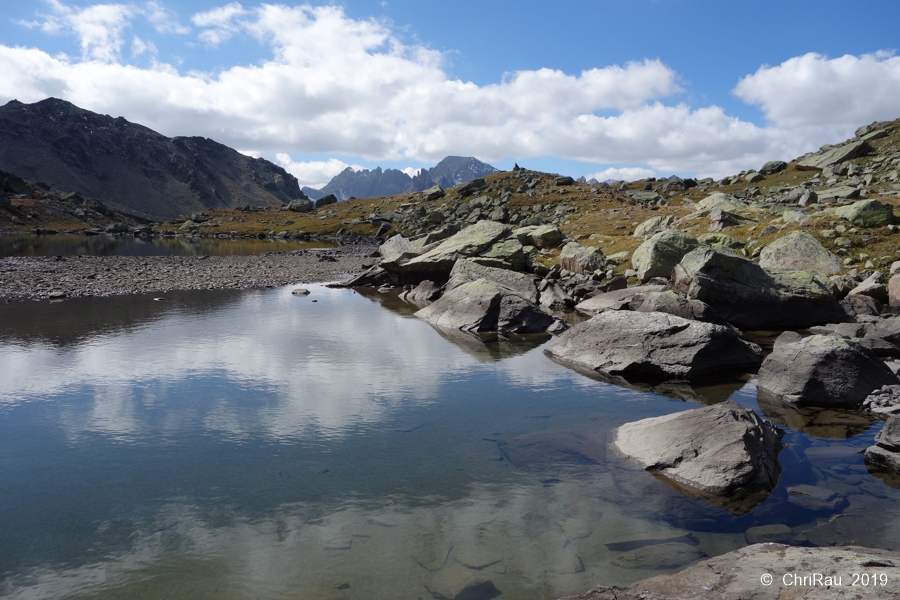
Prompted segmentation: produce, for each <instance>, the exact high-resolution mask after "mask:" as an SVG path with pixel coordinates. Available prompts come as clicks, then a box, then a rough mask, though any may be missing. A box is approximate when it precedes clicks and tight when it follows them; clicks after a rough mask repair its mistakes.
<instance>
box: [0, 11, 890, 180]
mask: <svg viewBox="0 0 900 600" xmlns="http://www.w3.org/2000/svg"><path fill="white" fill-rule="evenodd" d="M53 6H54V7H56V9H55V10H56V11H57V12H58V13H60V14H66V15H70V16H71V15H75V14H77V15H80V16H79V17H78V18H77V19H76V18H75V17H72V18H71V19H69V21H66V22H67V23H69V25H68V26H70V27H75V25H74V24H73V23H75V22H76V21H77V22H79V23H80V22H88V21H90V22H101V23H105V24H106V25H105V27H106V29H104V30H103V31H105V32H106V33H102V32H101V31H100V30H98V31H97V32H96V33H95V35H94V36H93V37H91V36H90V35H88V34H87V33H85V34H84V35H83V37H82V40H87V41H85V42H84V44H85V47H86V48H87V50H86V51H85V56H83V60H81V61H78V60H73V59H69V58H67V57H58V56H57V57H54V56H50V55H49V54H47V53H45V52H42V51H40V50H36V49H27V48H9V47H6V46H0V59H2V61H3V62H0V65H2V66H0V75H2V77H0V100H2V99H4V98H5V99H11V98H18V99H19V100H21V101H24V102H29V101H36V100H41V99H43V98H45V97H47V96H51V95H52V96H59V97H63V98H65V99H67V100H70V101H72V102H74V103H75V104H77V105H79V106H82V107H84V108H87V109H90V110H94V111H97V112H101V113H108V114H115V115H123V116H126V118H128V119H129V120H132V121H135V122H138V123H142V124H144V125H147V126H149V127H152V128H154V129H156V130H158V131H161V132H162V133H165V134H167V135H203V136H207V137H211V138H213V139H216V140H217V141H220V142H222V143H225V144H227V145H230V146H232V147H237V148H254V149H256V150H257V151H258V152H260V153H262V154H263V155H265V156H272V155H274V154H275V153H292V154H297V153H310V154H330V153H334V154H344V155H350V156H361V157H364V158H367V159H370V160H404V159H408V160H410V161H413V160H415V161H426V162H433V161H437V160H440V159H441V158H443V157H444V156H447V155H451V154H453V155H462V156H478V157H480V158H482V159H483V160H486V161H488V162H491V161H499V160H503V159H506V158H516V159H525V158H528V157H536V156H547V155H552V156H557V157H560V158H564V159H570V160H579V161H583V162H588V163H594V164H598V165H604V166H606V165H610V166H612V167H614V168H615V167H617V165H634V164H640V165H646V166H647V167H648V168H649V169H651V170H653V171H655V172H657V173H672V172H689V173H698V174H700V175H713V176H718V175H724V174H727V173H733V172H737V171H740V170H742V169H746V168H750V167H759V166H761V165H762V164H763V163H764V162H765V161H767V160H772V159H790V158H793V157H795V156H798V155H799V154H802V153H804V152H806V151H809V150H811V149H813V148H816V147H818V146H819V145H821V144H822V143H824V142H833V141H835V140H836V139H840V136H841V135H845V134H846V135H849V133H850V132H852V128H850V127H849V125H848V124H847V123H852V125H853V126H857V125H860V124H863V123H866V122H869V121H871V120H873V119H875V118H892V117H894V116H896V115H895V114H893V113H891V114H887V113H889V112H890V111H892V110H895V109H894V108H893V105H891V104H890V101H889V100H886V99H885V98H894V97H896V96H897V94H896V88H895V87H892V86H894V85H895V84H894V83H892V82H895V81H896V79H897V78H896V76H894V75H893V73H895V72H896V71H897V64H898V59H895V58H893V57H891V56H888V55H885V54H878V55H867V56H863V57H859V58H856V57H843V58H841V59H835V60H834V61H829V60H826V59H824V58H822V57H820V56H818V55H806V56H804V57H799V58H796V59H791V60H790V61H786V62H785V63H783V64H782V65H781V66H780V67H763V68H762V69H760V70H759V71H758V72H757V73H756V74H754V75H750V76H748V77H745V78H744V79H743V80H741V81H740V83H739V84H738V86H737V88H735V93H736V94H737V95H738V96H739V97H741V98H743V99H744V100H746V101H748V102H753V103H757V104H761V105H762V106H763V108H764V110H765V111H766V114H767V116H768V117H769V119H770V120H771V121H772V123H773V124H772V125H769V126H765V127H758V126H756V125H754V124H752V123H749V122H746V121H742V120H740V119H738V118H735V117H732V116H729V115H727V114H726V113H725V112H724V111H723V110H722V109H721V108H719V107H717V106H707V107H699V108H696V107H690V106H688V105H685V104H675V105H672V104H671V103H669V104H666V103H663V100H665V99H666V98H669V97H671V96H672V95H673V94H677V93H679V91H680V87H679V84H678V79H679V78H678V76H677V74H676V73H675V72H674V71H673V70H672V69H670V68H669V67H668V66H666V65H665V64H663V63H662V62H661V61H660V60H648V59H645V60H642V61H637V62H630V63H627V64H625V65H612V66H606V67H602V68H594V69H589V70H586V71H583V72H581V73H579V74H567V73H563V72H562V71H559V70H553V69H538V70H534V71H519V72H514V73H509V74H507V75H506V76H505V77H504V79H503V80H502V81H500V82H498V83H495V84H490V85H480V86H479V85H476V84H474V83H471V82H465V81H460V80H455V79H451V78H450V77H448V75H447V74H446V72H445V71H444V69H443V61H444V55H443V54H441V53H440V52H437V51H434V50H431V49H429V48H427V47H424V46H421V45H406V44H404V43H403V42H402V41H401V40H400V39H399V38H398V37H397V35H395V33H394V32H393V30H392V29H391V28H390V26H389V25H388V24H386V23H385V22H382V21H378V20H373V19H369V20H357V19H351V18H349V17H348V16H347V15H346V14H345V13H344V12H343V10H342V9H341V8H340V7H335V6H321V7H313V6H310V5H302V6H294V7H289V6H284V5H269V4H263V5H260V6H257V7H253V8H246V9H245V8H244V7H243V6H242V5H241V4H239V3H237V2H232V3H231V4H226V5H224V6H220V7H218V8H215V9H212V10H209V11H206V12H202V13H198V14H195V15H194V16H193V17H192V22H193V24H194V25H195V26H196V27H198V28H200V29H201V31H200V33H199V34H198V36H199V39H200V40H201V41H203V42H205V43H206V44H208V45H210V46H215V45H218V44H222V43H224V42H225V41H226V40H228V39H229V38H230V37H232V36H234V35H238V34H242V35H246V36H249V37H250V38H252V39H255V40H257V41H258V42H259V43H260V44H262V45H264V46H267V47H268V48H269V49H270V52H271V54H270V57H269V58H268V59H267V60H263V61H260V62H258V63H256V64H252V65H249V66H233V67H229V68H225V69H223V70H219V71H216V72H215V73H198V72H187V73H181V72H179V71H178V70H176V68H175V67H172V66H170V65H166V64H160V63H159V62H156V61H154V62H153V64H152V65H151V66H150V67H147V68H139V67H136V66H133V65H128V64H121V62H119V60H118V56H119V47H120V46H121V31H122V29H124V28H125V27H127V25H128V20H127V17H128V15H131V18H133V17H134V15H133V14H132V13H129V12H127V10H126V8H127V7H124V6H123V5H97V6H95V7H90V8H85V9H78V10H76V9H71V8H68V7H66V6H65V5H63V4H61V3H60V2H59V1H58V0H54V4H53ZM91 11H93V12H91ZM82 13H83V14H82ZM135 14H136V13H135ZM84 15H93V17H92V18H91V19H89V18H88V17H87V16H84ZM102 15H106V16H105V17H104V18H101V16H102ZM67 18H68V17H67ZM60 19H61V18H60ZM60 19H57V20H55V21H53V22H52V23H51V22H50V21H48V22H47V24H46V25H47V27H51V28H52V27H58V28H61V27H62V26H63V24H62V23H63V20H64V19H63V20H60ZM92 19H93V20H92ZM70 21H71V22H70ZM101 29H102V28H101ZM82 30H84V31H87V30H86V29H84V28H82ZM82 30H79V31H82ZM92 40H93V41H92ZM91 57H107V58H108V59H109V60H107V59H104V61H103V62H97V61H91V60H88V59H90V58H91ZM110 57H112V58H115V60H113V59H112V58H110ZM801 67H802V68H801ZM854 70H855V71H856V72H857V74H856V75H853V77H855V78H851V74H852V72H854ZM802 73H807V74H808V77H807V79H809V80H810V81H811V82H810V83H808V84H804V83H803V81H804V77H801V76H800V75H801V74H802ZM835 73H838V74H841V76H842V77H844V79H839V81H851V79H852V82H853V85H852V86H850V85H849V84H847V87H849V88H851V89H853V90H858V89H866V90H870V89H874V90H876V91H877V93H876V94H875V95H874V98H875V100H873V101H872V102H871V103H869V104H866V102H867V101H866V98H867V97H869V96H870V95H872V94H869V93H867V94H857V97H855V98H854V100H853V103H852V106H853V107H855V108H853V109H852V110H850V111H845V112H849V114H848V115H846V116H839V117H835V116H834V114H835V113H841V112H842V111H841V110H834V106H833V105H832V103H831V101H830V100H828V99H827V96H828V95H829V93H836V92H835V91H834V90H833V89H832V88H834V87H836V88H842V85H843V84H840V85H838V84H834V83H832V84H829V83H828V82H829V81H831V80H833V79H834V78H835V77H836V75H835ZM823 81H824V82H825V83H823ZM816 82H818V83H816ZM792 85H793V86H794V88H791V86H792ZM829 85H831V86H832V87H829ZM804 86H805V87H804ZM792 89H796V90H800V92H802V93H800V92H796V93H795V92H791V93H788V92H790V90H792ZM786 90H787V91H786ZM792 94H793V95H792ZM792 97H793V98H801V99H803V100H802V101H801V100H791V98H792ZM808 98H812V100H809V101H810V102H812V104H810V106H812V107H813V108H812V109H811V110H806V109H805V108H804V107H805V106H806V105H804V104H803V102H807V99H808ZM841 102H844V101H843V100H842V101H841ZM289 164H290V163H289ZM341 164H343V163H341V161H325V164H324V165H323V164H319V163H316V162H313V163H298V164H297V166H296V167H294V166H292V167H291V168H292V169H296V171H297V172H298V173H302V174H303V175H302V177H301V179H305V181H308V182H309V183H313V182H316V183H322V182H323V181H327V179H326V176H327V175H328V174H329V173H332V172H333V171H334V168H336V166H337V165H341ZM302 165H306V166H302ZM298 177H299V176H298Z"/></svg>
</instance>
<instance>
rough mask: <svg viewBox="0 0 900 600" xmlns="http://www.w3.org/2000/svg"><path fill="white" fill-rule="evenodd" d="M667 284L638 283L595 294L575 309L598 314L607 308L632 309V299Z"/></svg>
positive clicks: (660, 288)
mask: <svg viewBox="0 0 900 600" xmlns="http://www.w3.org/2000/svg"><path fill="white" fill-rule="evenodd" d="M664 287H665V286H662V285H637V286H634V287H624V288H621V289H617V290H610V291H608V292H603V293H600V294H597V295H595V296H591V297H590V298H588V299H587V300H584V301H583V302H579V303H578V304H577V305H575V310H577V311H578V312H582V313H585V314H588V315H596V314H597V313H601V312H604V311H607V310H631V301H632V299H633V298H635V297H636V296H638V295H639V294H650V293H653V292H660V291H662V289H663V288H664Z"/></svg>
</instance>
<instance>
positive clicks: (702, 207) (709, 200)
mask: <svg viewBox="0 0 900 600" xmlns="http://www.w3.org/2000/svg"><path fill="white" fill-rule="evenodd" d="M748 208H750V207H749V206H748V205H747V204H746V203H744V202H741V201H740V200H738V199H736V198H735V197H734V196H730V195H728V194H725V193H723V192H713V193H712V194H710V195H709V196H707V197H706V198H704V199H703V200H701V201H700V202H698V203H697V206H696V207H695V209H696V210H697V212H701V213H702V212H709V211H712V210H716V209H719V210H724V211H728V212H740V211H743V210H747V209H748ZM694 214H696V213H694ZM691 216H693V215H691Z"/></svg>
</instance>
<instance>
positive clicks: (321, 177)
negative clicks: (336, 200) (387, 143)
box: [275, 152, 363, 189]
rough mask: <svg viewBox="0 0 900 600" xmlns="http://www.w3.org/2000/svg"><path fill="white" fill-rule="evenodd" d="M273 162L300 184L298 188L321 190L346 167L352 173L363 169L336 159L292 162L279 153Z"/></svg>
mask: <svg viewBox="0 0 900 600" xmlns="http://www.w3.org/2000/svg"><path fill="white" fill-rule="evenodd" d="M275 162H276V163H277V164H279V165H280V166H281V167H282V168H283V169H284V170H285V171H287V172H288V173H290V174H291V175H293V176H294V177H296V178H297V180H298V181H299V182H300V187H303V186H309V187H311V188H316V189H319V188H322V187H324V186H325V185H326V184H328V182H329V181H331V179H332V177H334V176H335V175H337V174H338V173H340V172H342V171H343V170H344V169H346V168H347V167H351V168H352V169H353V170H354V171H361V170H362V169H363V167H361V166H359V165H348V164H347V163H345V162H344V161H341V160H338V159H336V158H330V159H328V160H318V161H308V162H294V160H293V159H292V158H291V157H290V155H288V154H285V153H283V152H279V153H278V154H276V155H275Z"/></svg>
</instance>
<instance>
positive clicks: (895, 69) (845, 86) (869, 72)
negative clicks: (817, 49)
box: [734, 52, 900, 130]
mask: <svg viewBox="0 0 900 600" xmlns="http://www.w3.org/2000/svg"><path fill="white" fill-rule="evenodd" d="M734 93H735V94H736V95H737V96H738V97H739V98H741V99H742V100H744V101H745V102H748V103H750V104H755V105H758V106H759V107H760V108H762V110H763V112H764V113H765V115H766V118H767V119H769V120H770V121H771V122H772V123H774V124H775V125H777V126H779V127H821V126H823V125H828V126H833V127H836V128H841V129H844V130H846V129H847V128H851V127H858V126H860V125H863V124H866V123H870V122H872V121H877V120H891V119H896V118H897V116H898V115H897V107H898V104H897V98H898V97H900V57H897V56H894V55H893V54H892V53H889V52H877V53H874V54H863V55H862V56H852V55H849V54H848V55H845V56H841V57H839V58H828V57H826V56H823V55H821V54H816V53H809V54H804V55H803V56H797V57H795V58H791V59H789V60H786V61H784V62H783V63H781V64H780V65H778V66H774V67H772V66H763V67H760V68H759V70H757V71H756V73H754V74H752V75H748V76H746V77H744V78H743V79H741V80H740V82H739V83H738V84H737V87H735V88H734Z"/></svg>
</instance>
